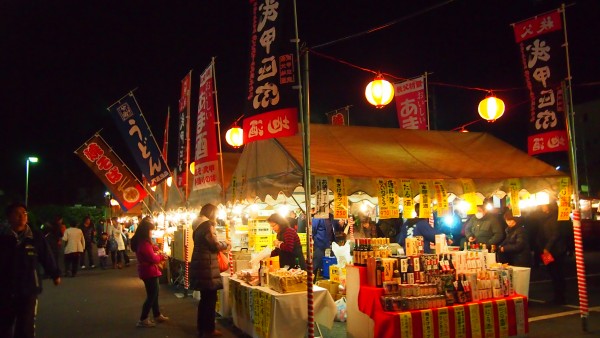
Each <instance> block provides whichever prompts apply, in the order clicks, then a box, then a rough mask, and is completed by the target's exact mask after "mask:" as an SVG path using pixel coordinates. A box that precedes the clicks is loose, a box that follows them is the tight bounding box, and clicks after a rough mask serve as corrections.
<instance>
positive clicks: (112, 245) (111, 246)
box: [108, 236, 119, 252]
mask: <svg viewBox="0 0 600 338" xmlns="http://www.w3.org/2000/svg"><path fill="white" fill-rule="evenodd" d="M118 248H119V244H118V243H117V240H116V239H115V238H114V237H112V236H111V237H110V239H109V240H108V251H110V252H114V251H117V249H118Z"/></svg>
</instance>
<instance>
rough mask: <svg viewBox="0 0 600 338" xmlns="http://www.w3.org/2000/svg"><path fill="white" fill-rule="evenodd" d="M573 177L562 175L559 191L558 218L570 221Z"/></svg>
mask: <svg viewBox="0 0 600 338" xmlns="http://www.w3.org/2000/svg"><path fill="white" fill-rule="evenodd" d="M572 193H573V191H572V187H571V179H570V178H568V177H562V178H561V179H560V182H559V191H558V220H559V221H568V220H569V219H570V216H571V194H572Z"/></svg>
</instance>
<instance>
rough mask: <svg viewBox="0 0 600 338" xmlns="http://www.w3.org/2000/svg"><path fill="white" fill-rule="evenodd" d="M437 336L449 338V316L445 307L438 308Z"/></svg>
mask: <svg viewBox="0 0 600 338" xmlns="http://www.w3.org/2000/svg"><path fill="white" fill-rule="evenodd" d="M438 337H439V338H450V316H449V315H448V308H446V307H443V308H439V309H438Z"/></svg>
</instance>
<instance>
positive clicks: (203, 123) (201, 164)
mask: <svg viewBox="0 0 600 338" xmlns="http://www.w3.org/2000/svg"><path fill="white" fill-rule="evenodd" d="M214 84H215V81H214V78H213V64H212V63H211V65H210V66H208V68H206V70H204V72H203V73H202V74H201V75H200V97H199V99H198V117H197V124H196V154H195V156H194V161H195V163H196V164H195V168H196V169H195V173H194V184H193V189H194V190H199V189H204V188H209V187H212V186H215V185H217V183H218V182H219V170H218V154H217V128H216V126H215V99H214V92H215V85H214ZM224 188H225V187H223V189H224Z"/></svg>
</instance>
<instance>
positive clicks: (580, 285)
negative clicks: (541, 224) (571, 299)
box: [573, 209, 589, 317]
mask: <svg viewBox="0 0 600 338" xmlns="http://www.w3.org/2000/svg"><path fill="white" fill-rule="evenodd" d="M573 234H574V237H575V265H576V266H577V289H578V290H579V313H580V314H581V316H582V317H587V316H588V313H589V309H588V294H587V284H586V281H585V264H584V262H583V242H582V239H581V213H580V211H579V209H575V210H573Z"/></svg>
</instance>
